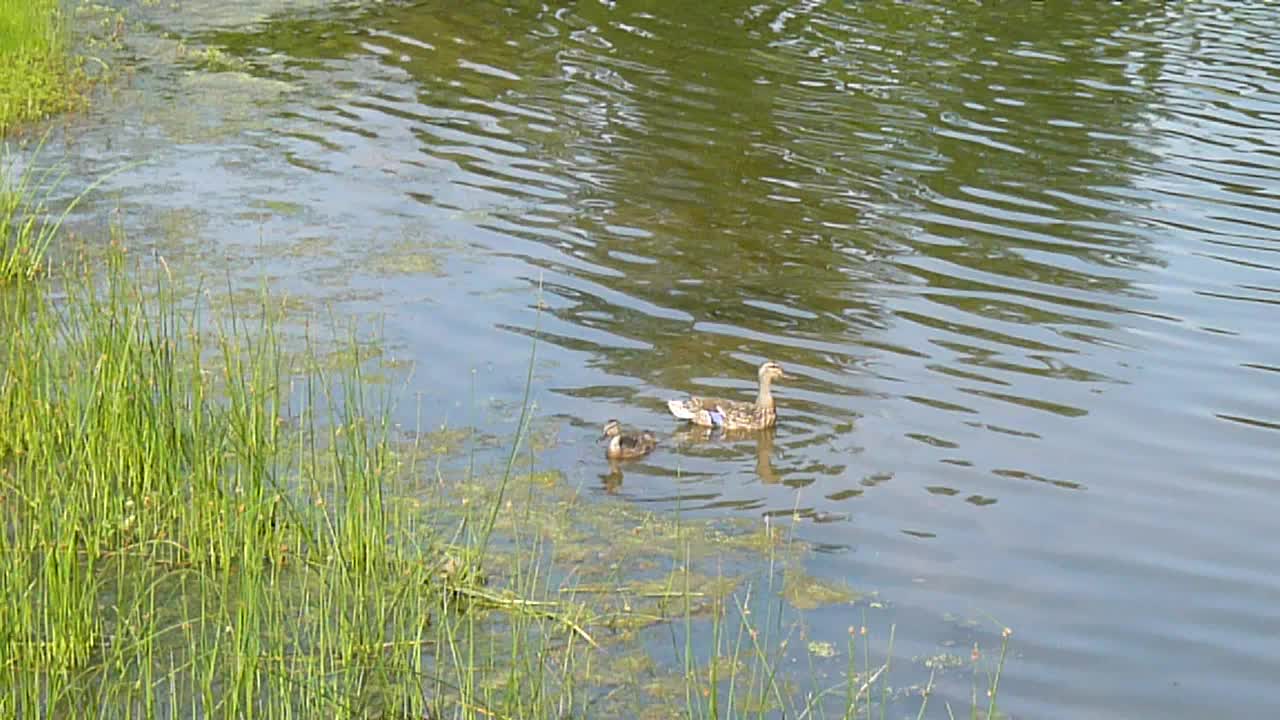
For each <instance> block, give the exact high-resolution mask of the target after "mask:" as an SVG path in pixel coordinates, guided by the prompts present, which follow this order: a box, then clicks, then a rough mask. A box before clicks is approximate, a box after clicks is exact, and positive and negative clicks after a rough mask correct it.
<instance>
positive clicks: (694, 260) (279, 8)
mask: <svg viewBox="0 0 1280 720" xmlns="http://www.w3.org/2000/svg"><path fill="white" fill-rule="evenodd" d="M165 5H166V4H163V3H162V4H152V3H140V4H136V5H135V4H123V5H121V7H122V8H123V10H124V12H125V13H126V16H127V17H128V18H129V25H128V27H129V28H130V29H129V32H128V34H127V35H126V36H125V37H124V38H123V40H122V44H121V45H120V46H119V47H117V48H116V49H115V50H114V51H113V52H115V53H116V55H115V62H116V63H117V64H119V65H120V66H121V67H127V68H129V69H130V71H129V73H127V75H126V76H124V77H122V78H121V79H120V81H119V82H118V83H116V85H115V86H114V87H113V88H112V89H111V90H110V91H108V92H105V93H104V94H103V96H102V97H100V98H98V100H97V101H96V102H95V106H94V109H93V110H92V111H91V113H90V114H89V116H88V117H85V118H81V119H79V120H77V121H75V123H74V127H73V129H72V131H71V132H69V133H67V137H66V141H65V142H64V143H59V144H58V145H57V147H56V148H55V152H56V153H58V154H60V155H62V154H65V156H66V158H67V160H68V161H69V162H70V163H71V165H72V167H73V168H74V173H75V178H73V180H75V179H76V178H80V179H83V180H84V181H85V182H87V181H88V180H89V179H91V178H94V177H97V176H100V175H101V174H102V173H104V172H106V171H109V170H113V169H116V168H118V167H120V165H121V164H122V163H125V162H131V161H142V162H141V164H139V165H137V166H135V167H130V168H128V169H126V170H124V171H122V172H120V173H119V174H118V175H115V176H113V177H112V178H111V179H110V180H108V181H107V182H106V183H105V184H104V186H103V188H102V189H101V190H100V191H98V192H97V193H96V194H95V195H94V196H93V197H92V198H91V200H92V203H90V205H91V206H86V207H85V209H84V211H83V212H82V213H80V214H79V218H80V222H82V223H90V222H92V220H91V218H101V217H104V216H106V215H108V213H106V212H104V211H106V210H111V211H115V210H117V209H118V210H119V213H118V214H116V213H114V212H112V213H110V215H111V216H113V217H119V218H120V219H121V222H123V223H124V224H125V226H126V227H127V229H128V233H129V237H130V238H131V240H130V242H131V243H133V244H134V245H136V246H139V247H142V248H145V249H146V250H148V251H156V252H159V253H161V254H163V255H165V256H166V257H168V258H173V259H174V262H175V263H179V262H180V263H181V264H182V265H183V266H185V267H187V268H194V269H196V270H195V271H196V272H198V271H199V270H201V269H203V270H205V271H207V272H209V273H210V274H211V275H214V276H215V277H218V278H224V279H225V278H228V277H229V278H231V279H230V282H232V283H235V284H237V285H239V286H242V287H244V288H253V287H256V286H258V284H259V283H260V282H261V281H262V279H263V278H264V277H265V278H267V279H268V281H269V283H270V285H271V287H272V288H273V290H275V291H276V292H279V293H282V294H286V295H288V296H290V297H291V298H292V302H293V303H294V304H295V305H294V306H295V307H297V308H298V309H299V310H300V311H315V312H317V313H324V312H326V311H327V310H326V309H327V308H333V311H334V312H335V313H337V314H339V315H341V316H344V317H365V318H369V317H373V318H378V321H377V322H378V323H379V329H380V332H381V333H382V334H383V337H384V338H385V345H384V348H383V351H384V353H385V355H384V356H385V357H386V359H387V360H388V362H389V365H391V366H398V363H401V362H404V363H408V364H411V365H412V368H413V370H412V372H411V374H407V375H406V376H405V377H406V378H407V379H404V378H400V379H399V380H397V382H405V383H407V388H405V390H404V393H403V394H404V398H405V400H404V401H403V403H402V410H401V413H402V415H403V417H402V418H401V419H402V421H404V422H405V423H411V422H414V420H415V418H416V416H417V415H418V414H419V412H421V415H422V416H423V417H424V418H425V419H426V422H427V423H429V424H432V425H436V424H441V423H445V424H448V425H450V426H476V427H479V428H482V429H483V430H485V431H486V432H490V433H495V434H502V433H507V432H509V431H510V430H511V428H512V425H513V423H514V420H515V416H516V414H517V412H516V411H518V405H519V402H520V399H521V397H522V394H523V390H524V383H525V377H526V369H527V363H528V360H529V355H530V351H531V346H532V339H531V338H533V337H535V336H536V337H538V338H540V343H539V346H538V349H537V360H536V364H535V367H534V371H535V372H534V385H533V399H534V400H535V402H536V405H537V412H538V416H539V418H540V425H539V427H540V432H541V433H542V436H543V444H544V445H545V446H546V449H545V450H544V451H543V452H542V454H541V456H540V457H541V459H540V462H541V463H542V464H543V465H545V466H546V467H548V468H553V469H557V470H560V471H561V472H562V474H563V478H564V482H566V483H570V484H572V485H576V486H581V487H583V488H584V489H586V490H588V491H590V492H592V493H599V494H602V495H603V494H613V495H617V496H620V497H622V498H625V499H627V500H629V501H633V502H636V503H643V504H645V506H646V507H652V508H661V509H664V510H668V509H674V508H677V507H678V508H681V509H682V510H686V511H692V512H696V513H700V514H704V515H734V516H742V517H747V518H756V519H762V518H764V517H765V516H770V517H772V518H775V519H776V520H777V521H779V522H784V523H794V524H795V529H796V533H797V535H798V536H800V537H801V538H803V539H805V540H807V541H809V542H810V543H813V544H814V545H815V546H816V547H817V548H818V549H819V550H820V552H818V553H816V554H815V556H814V557H813V558H812V561H811V563H810V567H811V570H812V571H813V572H814V573H815V574H817V575H820V576H826V577H831V578H840V579H843V580H846V581H847V582H849V583H850V584H852V585H854V586H855V587H858V588H860V589H865V590H873V591H875V592H877V593H878V597H879V599H880V602H881V603H883V604H884V606H885V607H883V608H877V609H876V612H877V613H878V615H877V617H878V618H879V619H880V620H883V621H885V622H894V623H896V624H897V647H896V648H895V654H896V655H897V656H899V657H902V658H904V659H910V658H916V657H925V656H930V655H934V654H936V653H938V652H940V651H944V650H947V649H948V648H951V649H953V651H954V652H960V653H965V652H967V650H966V648H967V647H968V646H969V645H970V644H972V642H974V641H975V640H980V641H982V642H983V643H984V644H986V645H990V644H991V642H992V640H993V638H998V635H999V632H1000V629H1001V628H1002V627H1003V626H1009V627H1012V628H1013V629H1014V630H1015V633H1016V635H1015V640H1016V642H1015V646H1014V647H1015V651H1016V652H1015V655H1014V657H1013V659H1012V660H1011V662H1010V665H1009V667H1008V670H1007V672H1006V675H1005V678H1004V680H1003V681H1002V685H1001V696H1002V698H1003V699H1004V703H1005V705H1004V708H1005V709H1006V710H1008V711H1009V712H1011V713H1013V714H1014V715H1018V716H1028V717H1081V716H1088V717H1116V718H1121V717H1137V716H1160V717H1204V716H1216V715H1229V716H1241V717H1243V716H1258V715H1261V714H1263V712H1264V708H1267V707H1269V703H1270V701H1272V700H1273V699H1274V690H1273V689H1272V688H1273V685H1274V682H1273V680H1274V674H1275V670H1276V669H1277V668H1278V667H1280V644H1278V643H1276V642H1275V629H1276V628H1277V627H1280V625H1278V624H1277V623H1278V622H1280V610H1277V608H1280V602H1278V601H1280V580H1278V579H1277V575H1276V574H1275V571H1274V568H1275V559H1274V555H1275V552H1274V542H1273V540H1272V538H1271V535H1272V534H1273V533H1272V532H1271V531H1272V529H1273V528H1274V525H1275V517H1277V515H1278V514H1280V499H1278V498H1277V494H1276V491H1275V477H1276V471H1275V468H1276V467H1277V460H1280V453H1278V452H1277V450H1276V447H1277V441H1278V440H1280V434H1278V433H1277V431H1278V430H1280V339H1277V337H1278V336H1277V333H1276V332H1275V328H1276V309H1277V304H1278V303H1280V282H1277V277H1278V276H1277V275H1276V272H1277V270H1280V260H1278V259H1277V258H1278V257H1280V256H1277V255H1276V253H1277V252H1278V251H1280V204H1278V202H1277V201H1278V200H1280V192H1278V191H1277V188H1280V170H1278V169H1277V168H1280V61H1277V60H1276V58H1277V57H1280V54H1278V53H1280V41H1277V39H1276V38H1277V37H1280V34H1277V32H1276V31H1277V29H1278V28H1277V24H1278V23H1277V18H1276V15H1275V13H1274V10H1273V9H1270V8H1268V7H1267V5H1266V4H1265V3H1260V2H1259V3H1250V2H1220V3H1214V2H1201V1H1197V2H1188V3H1182V4H1178V5H1175V6H1170V5H1166V4H1163V3H1148V2H1135V3H1125V4H1108V5H1102V4H1074V5H1072V6H1070V7H1069V8H1062V7H1058V6H1054V5H1052V4H1048V3H1027V4H1025V5H1008V6H1006V5H999V6H996V5H993V6H991V7H983V6H981V5H978V4H968V3H964V4H957V3H936V4H935V3H911V4H907V3H888V2H870V3H858V4H850V5H849V6H847V7H845V6H842V5H840V4H835V3H802V4H784V3H776V2H765V3H757V4H754V5H749V4H746V3H742V4H737V5H736V6H734V7H718V8H717V9H712V8H711V7H709V6H706V7H704V6H697V7H690V6H688V4H685V3H663V2H650V3H644V4H642V5H640V6H635V5H630V4H625V3H617V4H613V3H580V4H568V3H554V4H550V5H545V6H544V5H538V4H534V3H518V4H515V6H514V7H504V6H500V5H498V4H492V5H490V4H478V3H467V4H463V5H459V6H455V5H440V6H437V5H436V4H431V3H379V4H369V5H368V6H367V7H361V4H354V3H325V2H306V3H297V2H276V3H258V2H253V3H243V2H242V3H203V2H190V3H183V4H182V9H181V11H180V12H178V11H175V10H173V9H172V8H169V7H165ZM87 21H88V20H86V22H87ZM74 184H75V183H74V182H72V183H71V185H74ZM86 232H87V230H86ZM539 309H540V310H539ZM765 359H774V360H777V361H778V362H780V363H782V364H783V365H784V366H785V367H786V370H787V372H788V374H789V375H791V376H792V379H789V380H787V381H785V382H783V383H782V384H780V386H779V388H778V396H779V400H780V405H781V409H780V411H779V417H780V421H779V426H778V428H777V430H776V432H775V433H771V434H766V435H763V436H752V437H747V438H742V439H737V438H728V439H725V438H712V439H711V440H704V439H701V438H699V437H697V436H693V435H689V434H684V433H680V432H678V431H679V430H681V429H682V428H681V427H680V426H679V425H678V424H677V423H676V422H674V421H673V420H672V419H671V418H669V416H667V415H666V413H665V410H664V404H663V400H664V399H665V398H667V397H671V396H674V395H677V394H679V393H682V392H689V391H708V392H715V393H716V394H730V395H735V396H739V397H743V398H749V397H750V396H751V393H752V392H753V387H754V373H755V366H756V365H757V364H759V363H760V362H762V361H763V360H765ZM393 374H394V373H393ZM419 408H421V410H420V411H419ZM611 417H617V418H619V419H621V420H622V421H623V422H624V423H626V424H630V425H636V426H642V427H646V428H649V429H652V430H654V431H656V432H657V433H658V434H659V435H660V437H661V439H662V446H661V447H660V448H659V450H658V451H657V452H655V453H654V454H653V455H651V456H650V457H649V458H647V459H645V460H644V461H641V462H637V463H631V464H627V465H624V466H621V467H620V468H610V467H609V466H608V464H607V463H605V462H604V460H603V457H602V454H601V451H600V448H599V446H598V445H596V444H595V438H596V436H597V435H598V433H599V427H600V425H601V424H602V423H603V422H604V420H606V419H608V418H611ZM761 521H762V522H763V520H761ZM771 521H772V520H771ZM860 612H861V611H859V613H860ZM859 617H861V615H860V614H859ZM974 620H976V621H977V624H976V625H975V624H973V623H972V622H971V621H974ZM853 622H855V621H854V620H853V619H852V613H851V611H850V609H849V608H848V607H831V608H819V609H817V610H815V611H814V612H813V614H812V615H811V623H812V625H813V626H814V627H815V633H816V634H818V635H824V634H825V635H828V636H837V635H838V634H839V633H841V632H843V631H844V630H843V629H844V628H845V627H846V626H848V625H849V624H851V623H853ZM955 648H958V649H955ZM904 672H905V673H907V674H906V676H905V677H904V678H903V680H902V682H903V683H904V684H905V683H906V682H910V681H918V680H919V678H918V677H916V676H917V675H919V674H920V672H921V670H920V668H919V667H918V666H917V667H916V668H915V670H905V671H904ZM924 674H925V675H927V671H926V672H924ZM967 688H968V678H967V677H960V678H957V679H955V684H954V686H953V688H952V691H953V692H957V693H967ZM958 697H959V698H961V699H963V698H964V697H965V695H963V694H960V695H958ZM931 709H932V710H937V712H939V713H943V709H942V707H941V705H940V704H939V705H938V706H936V707H932V708H931Z"/></svg>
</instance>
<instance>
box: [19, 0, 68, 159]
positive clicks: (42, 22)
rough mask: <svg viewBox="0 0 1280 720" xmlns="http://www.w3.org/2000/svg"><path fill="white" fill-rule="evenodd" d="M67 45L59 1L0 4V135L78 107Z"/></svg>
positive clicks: (65, 28) (29, 0)
mask: <svg viewBox="0 0 1280 720" xmlns="http://www.w3.org/2000/svg"><path fill="white" fill-rule="evenodd" d="M69 45H70V43H69V39H68V32H67V27H66V20H65V17H64V15H63V12H62V9H61V6H60V4H59V2H58V0H0V135H4V134H6V133H7V132H9V131H10V130H12V129H13V128H14V127H16V126H17V125H20V124H22V123H26V122H30V121H32V120H38V119H40V118H44V117H47V116H49V115H51V114H54V113H58V112H62V111H64V110H68V109H70V108H72V107H74V106H75V105H76V103H78V102H79V101H80V99H81V97H82V92H83V85H84V82H85V80H84V74H83V73H82V72H80V68H79V66H78V65H77V64H76V62H75V61H74V59H73V58H72V56H71V52H70V47H69Z"/></svg>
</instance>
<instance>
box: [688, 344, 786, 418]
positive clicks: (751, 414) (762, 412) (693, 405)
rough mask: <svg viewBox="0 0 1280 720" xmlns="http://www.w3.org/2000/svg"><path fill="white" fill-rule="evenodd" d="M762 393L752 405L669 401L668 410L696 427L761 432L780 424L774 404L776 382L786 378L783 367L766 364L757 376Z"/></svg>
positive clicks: (706, 400) (698, 399)
mask: <svg viewBox="0 0 1280 720" xmlns="http://www.w3.org/2000/svg"><path fill="white" fill-rule="evenodd" d="M757 377H758V378H759V379H760V390H759V392H758V393H757V394H756V401H755V402H753V403H750V402H744V401H741V400H724V399H721V398H713V397H690V398H684V399H681V400H668V401H667V409H668V410H670V411H671V414H672V415H675V416H676V417H678V418H680V419H681V420H688V421H689V422H692V423H693V424H695V425H702V426H704V427H719V428H724V429H725V430H758V429H760V428H767V427H772V426H773V425H774V424H775V423H777V422H778V410H777V406H776V405H775V404H774V402H773V392H772V383H773V380H774V378H781V377H786V376H785V375H783V373H782V366H781V365H779V364H778V363H775V362H772V361H770V362H766V363H764V364H763V365H761V366H760V370H759V372H758V373H757Z"/></svg>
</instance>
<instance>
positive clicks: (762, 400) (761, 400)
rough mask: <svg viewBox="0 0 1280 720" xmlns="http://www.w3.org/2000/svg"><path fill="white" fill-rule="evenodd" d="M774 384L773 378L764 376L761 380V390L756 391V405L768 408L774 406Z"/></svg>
mask: <svg viewBox="0 0 1280 720" xmlns="http://www.w3.org/2000/svg"><path fill="white" fill-rule="evenodd" d="M771 385H773V380H772V379H771V378H767V377H766V378H762V379H761V380H760V392H758V393H756V407H758V408H767V407H773V389H772V388H771V387H770V386H771Z"/></svg>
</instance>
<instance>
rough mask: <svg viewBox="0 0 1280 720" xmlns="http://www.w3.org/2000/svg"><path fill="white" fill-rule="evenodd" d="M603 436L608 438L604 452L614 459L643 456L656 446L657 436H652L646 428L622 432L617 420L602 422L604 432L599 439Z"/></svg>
mask: <svg viewBox="0 0 1280 720" xmlns="http://www.w3.org/2000/svg"><path fill="white" fill-rule="evenodd" d="M604 438H609V445H608V446H607V447H606V448H605V451H604V454H605V456H606V457H608V458H610V459H615V460H630V459H632V458H638V457H644V456H645V455H648V454H649V453H650V452H651V451H652V450H653V449H654V448H655V447H657V446H658V438H656V437H654V436H653V433H651V432H649V431H647V430H645V431H642V432H626V433H624V432H623V431H622V424H621V423H619V422H618V421H617V420H610V421H609V422H607V423H605V424H604V434H602V435H601V436H600V439H602V440H603V439H604Z"/></svg>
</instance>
